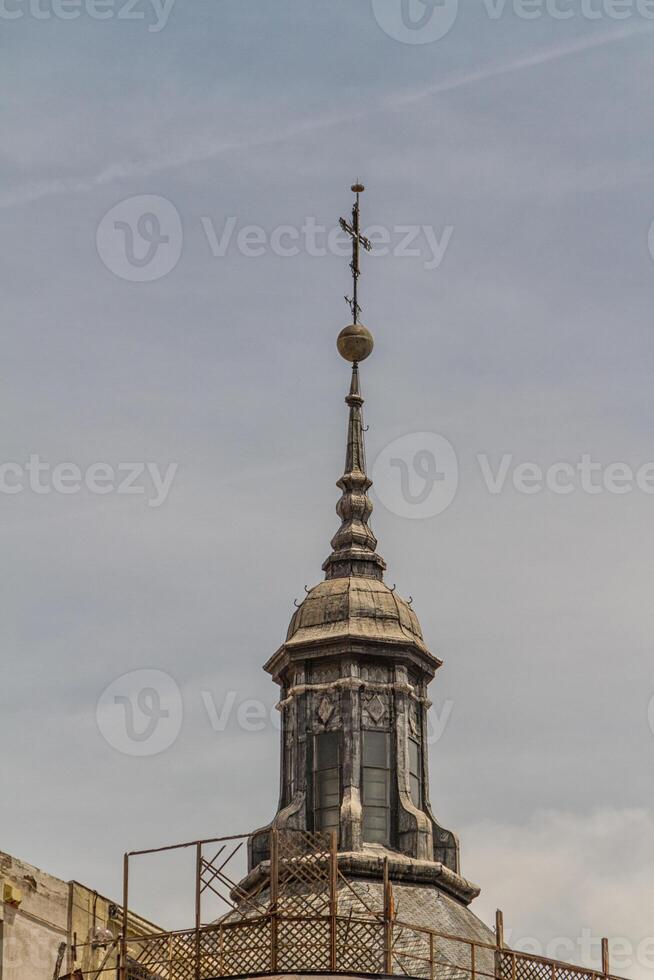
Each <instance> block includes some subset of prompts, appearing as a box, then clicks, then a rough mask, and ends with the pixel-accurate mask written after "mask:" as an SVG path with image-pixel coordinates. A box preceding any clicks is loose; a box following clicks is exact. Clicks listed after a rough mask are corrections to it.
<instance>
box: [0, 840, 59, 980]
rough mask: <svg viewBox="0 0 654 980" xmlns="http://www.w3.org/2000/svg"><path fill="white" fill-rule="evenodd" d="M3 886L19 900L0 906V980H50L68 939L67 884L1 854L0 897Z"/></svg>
mask: <svg viewBox="0 0 654 980" xmlns="http://www.w3.org/2000/svg"><path fill="white" fill-rule="evenodd" d="M6 885H9V886H13V888H16V889H18V890H19V892H20V897H21V901H20V904H18V905H14V904H12V903H9V902H5V901H3V902H2V905H0V937H1V939H2V942H1V943H0V949H1V953H0V980H52V976H53V971H54V968H55V964H56V961H57V952H58V949H59V945H60V943H62V942H67V938H68V893H69V889H68V884H67V883H66V882H64V881H60V880H59V879H58V878H54V877H53V876H52V875H49V874H46V873H45V872H43V871H40V870H39V869H38V868H35V867H33V866H32V865H31V864H25V863H24V862H23V861H19V860H18V859H17V858H14V857H10V855H8V854H4V853H2V852H0V892H1V893H0V898H4V894H5V886H6ZM65 965H66V964H65V960H64V967H65ZM62 972H63V970H62Z"/></svg>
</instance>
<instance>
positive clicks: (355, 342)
mask: <svg viewBox="0 0 654 980" xmlns="http://www.w3.org/2000/svg"><path fill="white" fill-rule="evenodd" d="M336 346H337V347H338V353H339V354H340V355H341V357H344V358H345V360H346V361H350V363H351V364H357V363H358V362H359V361H365V359H366V358H367V357H370V355H371V354H372V349H373V347H374V346H375V341H374V340H373V336H372V334H371V333H370V331H369V330H368V328H367V327H364V325H363V324H362V323H351V324H350V325H349V326H348V327H344V329H343V330H341V332H340V333H339V335H338V340H337V341H336Z"/></svg>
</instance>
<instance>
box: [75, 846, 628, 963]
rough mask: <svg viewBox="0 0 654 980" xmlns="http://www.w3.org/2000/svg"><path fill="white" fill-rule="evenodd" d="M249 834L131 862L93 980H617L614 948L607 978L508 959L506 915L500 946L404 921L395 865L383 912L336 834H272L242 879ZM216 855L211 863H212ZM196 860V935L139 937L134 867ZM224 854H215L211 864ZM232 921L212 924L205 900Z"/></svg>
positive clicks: (513, 955)
mask: <svg viewBox="0 0 654 980" xmlns="http://www.w3.org/2000/svg"><path fill="white" fill-rule="evenodd" d="M249 837H250V835H241V836H238V837H225V838H214V839H212V840H208V841H193V842H191V843H190V844H182V845H176V847H175V848H157V849H154V850H150V851H139V852H133V853H132V854H129V855H126V856H125V864H124V894H123V933H122V935H121V936H120V937H118V954H119V955H118V959H117V964H116V963H114V965H109V964H107V966H106V968H101V969H100V970H99V971H96V972H94V973H93V972H87V973H84V974H83V976H84V978H85V980H86V978H87V977H90V976H92V977H93V980H109V975H112V977H115V976H116V972H117V973H118V978H119V980H218V978H224V977H225V978H226V977H242V976H257V975H264V974H274V973H296V974H297V973H332V974H385V975H394V976H407V977H416V978H419V980H485V978H489V980H618V978H616V977H613V976H612V975H611V974H610V965H609V950H608V941H606V940H604V941H603V943H602V967H601V969H600V970H593V969H587V968H583V967H578V966H574V965H572V964H569V963H563V962H560V961H558V960H551V959H547V958H546V957H540V956H533V955H530V954H526V953H520V952H517V951H515V950H511V949H509V948H508V947H507V946H506V945H505V943H504V927H503V919H502V915H501V913H498V917H497V922H496V935H495V942H494V943H493V942H488V943H486V942H481V941H478V940H472V939H469V938H464V937H461V936H454V935H448V934H447V933H441V932H438V931H435V930H432V929H429V928H425V927H420V926H417V925H415V924H413V923H408V922H404V921H402V920H401V919H400V918H399V917H398V915H396V911H395V903H394V894H393V887H392V883H391V882H390V880H389V876H388V864H387V863H386V864H385V865H384V882H383V888H381V889H378V891H379V895H380V900H379V903H378V907H375V902H374V899H373V900H371V899H370V894H369V893H366V895H365V896H364V895H363V894H362V892H361V890H357V889H356V887H354V883H352V882H349V881H348V879H347V878H345V877H344V876H343V875H342V874H341V873H340V872H339V869H338V860H337V857H338V855H337V842H336V837H335V835H334V834H312V833H306V832H304V831H284V832H277V831H274V830H273V831H272V832H271V839H270V851H269V853H270V858H269V860H267V861H264V862H263V863H262V864H261V865H260V866H259V868H258V869H256V870H255V871H254V872H253V873H251V874H249V875H248V876H247V877H245V878H242V877H239V876H237V875H234V874H233V872H232V873H231V874H230V873H229V872H230V867H231V865H232V863H233V861H234V858H235V856H236V855H237V854H239V853H241V854H242V848H243V846H244V844H245V843H246V842H247V840H248V839H249ZM210 845H211V847H212V855H213V856H212V857H211V858H207V857H206V851H207V848H208V847H209V846H210ZM184 847H185V848H194V849H195V925H194V927H193V928H191V929H186V930H181V931H174V932H161V933H158V934H148V935H142V936H134V935H133V934H132V935H131V936H130V935H128V932H127V919H128V916H127V908H128V902H129V875H130V859H132V858H134V857H136V856H137V855H142V854H151V853H156V852H158V851H164V850H173V849H175V850H176V849H178V848H184ZM214 850H215V852H216V853H213V851H214ZM208 893H211V894H212V895H213V896H214V897H215V898H217V899H218V900H219V901H220V902H221V903H224V904H225V905H226V910H225V912H224V914H222V915H221V916H220V917H219V918H218V919H217V920H215V921H212V922H209V923H203V922H202V913H203V896H205V895H206V894H208Z"/></svg>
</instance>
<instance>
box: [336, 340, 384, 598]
mask: <svg viewBox="0 0 654 980" xmlns="http://www.w3.org/2000/svg"><path fill="white" fill-rule="evenodd" d="M356 328H357V329H356V333H354V325H352V326H351V327H346V328H345V330H344V331H343V333H342V334H341V336H340V337H339V350H341V353H343V351H344V349H349V350H351V351H352V343H353V341H358V346H359V348H360V347H361V342H362V341H364V340H367V339H368V337H369V338H370V340H369V348H370V349H369V351H368V352H367V353H365V354H364V353H363V351H362V350H360V349H359V350H357V354H358V356H362V355H363V356H367V354H368V353H370V351H371V350H372V336H371V335H370V334H369V332H368V331H367V330H366V328H365V327H363V326H362V324H356ZM347 331H349V333H348V334H347V336H346V337H344V334H346V332H347ZM364 331H365V334H367V335H368V337H365V338H364V336H363V333H364ZM353 333H354V335H353ZM348 343H349V344H350V347H349V348H348V347H347V344H348ZM352 352H353V351H352ZM344 356H346V355H344ZM349 359H350V358H349V357H348V360H349ZM345 402H346V404H347V405H348V406H349V409H350V418H349V422H348V429H347V451H346V454H345V472H344V473H343V476H342V477H341V479H340V480H339V481H338V483H337V484H336V486H337V487H339V488H340V489H341V490H342V491H343V495H342V497H341V499H340V500H339V502H338V504H337V505H336V513H337V514H338V516H339V517H340V518H341V526H340V528H339V529H338V531H337V532H336V534H335V535H334V537H333V538H332V542H331V545H332V549H333V550H332V553H331V555H330V556H329V558H328V559H327V561H326V562H325V563H324V565H323V569H324V571H325V578H326V579H333V578H347V577H349V576H354V577H356V578H373V579H377V580H378V581H381V579H382V578H383V575H384V569H385V568H386V563H385V562H384V559H383V558H382V557H381V556H380V555H378V554H377V551H376V549H377V538H376V537H375V535H374V534H373V533H372V531H371V530H370V527H369V525H368V521H369V520H370V515H371V514H372V502H371V500H370V497H369V496H368V490H369V489H370V487H371V486H372V480H370V479H369V477H368V475H367V473H366V452H365V445H364V438H363V415H362V411H361V410H362V407H363V398H362V397H361V390H360V387H359V365H358V361H354V362H353V364H352V383H351V385H350V393H349V394H348V396H347V398H346V399H345Z"/></svg>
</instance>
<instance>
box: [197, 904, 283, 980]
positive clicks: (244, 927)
mask: <svg viewBox="0 0 654 980" xmlns="http://www.w3.org/2000/svg"><path fill="white" fill-rule="evenodd" d="M202 940H203V949H202V953H203V956H202V964H203V972H202V976H203V977H220V976H239V975H241V974H247V973H270V972H271V970H272V953H273V939H272V926H271V922H270V919H268V918H262V919H259V920H252V919H250V920H248V921H247V922H238V923H233V924H232V923H230V924H229V925H222V926H220V927H218V928H217V929H212V930H210V931H205V932H204V933H203V934H202ZM205 954H206V961H205ZM209 970H213V971H214V972H213V973H211V972H206V971H209Z"/></svg>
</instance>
